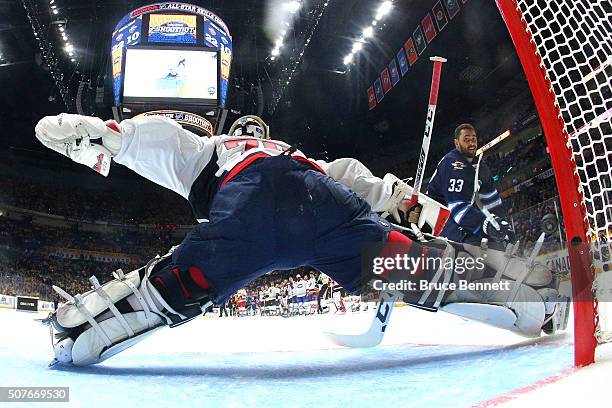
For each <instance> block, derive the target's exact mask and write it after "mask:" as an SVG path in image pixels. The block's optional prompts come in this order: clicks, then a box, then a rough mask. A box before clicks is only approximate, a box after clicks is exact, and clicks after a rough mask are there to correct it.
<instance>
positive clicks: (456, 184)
mask: <svg viewBox="0 0 612 408" xmlns="http://www.w3.org/2000/svg"><path fill="white" fill-rule="evenodd" d="M448 183H449V186H448V191H451V192H453V191H454V192H456V193H459V192H461V190H463V180H462V179H450V180H449V181H448Z"/></svg>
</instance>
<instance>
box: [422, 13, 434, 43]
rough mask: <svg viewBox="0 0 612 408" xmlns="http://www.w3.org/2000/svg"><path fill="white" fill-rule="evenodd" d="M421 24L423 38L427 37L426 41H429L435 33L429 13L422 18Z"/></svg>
mask: <svg viewBox="0 0 612 408" xmlns="http://www.w3.org/2000/svg"><path fill="white" fill-rule="evenodd" d="M421 26H422V27H423V32H424V33H425V38H426V39H427V42H428V43H431V42H432V41H433V39H434V38H436V35H437V33H436V29H435V27H434V23H433V20H432V18H431V14H429V13H427V15H426V16H425V18H423V20H422V21H421Z"/></svg>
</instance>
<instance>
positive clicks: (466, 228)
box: [427, 149, 505, 241]
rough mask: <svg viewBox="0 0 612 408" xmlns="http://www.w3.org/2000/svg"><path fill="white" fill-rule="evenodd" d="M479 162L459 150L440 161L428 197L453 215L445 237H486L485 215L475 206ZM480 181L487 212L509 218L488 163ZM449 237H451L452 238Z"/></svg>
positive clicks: (482, 171)
mask: <svg viewBox="0 0 612 408" xmlns="http://www.w3.org/2000/svg"><path fill="white" fill-rule="evenodd" d="M477 160H478V159H474V160H473V161H472V160H469V159H467V158H466V157H465V156H464V155H463V154H462V153H461V152H460V151H459V150H457V149H453V150H451V151H450V152H449V153H447V154H446V156H444V157H443V158H442V160H440V163H438V167H437V169H436V171H435V173H434V175H433V176H432V178H431V180H430V182H429V186H428V189H427V194H428V195H429V196H430V197H431V198H433V199H434V200H437V201H439V202H440V203H442V204H444V205H446V206H447V207H448V208H449V210H450V211H451V217H450V218H449V220H448V222H447V225H446V227H445V228H444V231H443V232H442V235H443V236H446V237H447V238H449V239H452V240H458V241H463V240H464V239H462V238H465V237H466V236H476V237H479V236H481V235H482V231H481V228H482V223H483V222H484V220H485V215H484V214H483V213H482V211H481V210H480V208H479V207H478V206H477V205H476V204H472V196H473V194H474V179H475V177H476V165H477V163H478V161H477ZM478 179H479V183H480V191H479V194H478V199H479V200H480V203H481V204H482V206H483V208H486V209H487V210H489V211H490V212H491V213H493V214H495V215H497V216H499V217H502V218H505V211H504V209H503V206H502V201H501V197H500V196H499V193H498V192H497V189H496V188H495V186H494V185H493V180H492V179H491V173H490V171H489V168H488V166H487V165H486V164H485V163H484V162H483V163H482V164H481V165H480V170H479V175H478ZM445 232H446V233H447V234H445ZM448 233H451V234H450V236H449V235H448ZM459 233H460V234H459ZM458 234H459V235H462V236H458Z"/></svg>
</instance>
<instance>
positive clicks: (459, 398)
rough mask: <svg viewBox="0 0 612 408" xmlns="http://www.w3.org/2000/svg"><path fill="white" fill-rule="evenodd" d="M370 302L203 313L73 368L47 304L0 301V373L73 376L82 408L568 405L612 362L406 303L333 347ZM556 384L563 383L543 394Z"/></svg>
mask: <svg viewBox="0 0 612 408" xmlns="http://www.w3.org/2000/svg"><path fill="white" fill-rule="evenodd" d="M370 313H372V310H370V311H369V312H361V313H355V314H347V315H344V316H343V315H329V314H328V315H321V316H301V317H292V318H283V317H242V318H238V317H232V318H221V319H220V318H207V317H203V318H199V319H197V320H196V321H194V322H191V323H190V324H186V325H183V326H180V327H177V328H174V329H163V330H162V331H160V332H158V333H157V334H156V335H154V336H151V337H150V338H148V339H146V340H145V341H144V342H143V343H140V344H138V345H136V346H135V347H133V348H132V349H129V350H127V351H125V352H123V353H122V354H119V355H117V356H115V357H113V358H111V359H110V360H107V361H106V362H104V363H103V364H101V365H98V366H92V367H88V368H80V369H77V368H66V367H60V366H55V367H53V368H48V367H47V364H48V363H49V361H50V360H51V357H52V356H51V347H50V339H49V333H48V328H47V327H44V326H41V325H40V324H39V323H38V322H36V321H34V319H35V318H37V317H41V316H43V315H36V314H31V313H26V312H16V311H14V310H0V324H1V325H2V327H3V330H2V333H3V335H2V337H3V341H2V344H1V345H0V365H1V366H2V370H3V379H2V380H1V381H0V383H1V384H2V385H3V386H68V387H70V404H69V405H70V406H87V407H91V406H101V407H102V406H104V407H111V406H146V407H170V406H205V407H255V406H257V407H259V406H266V407H271V406H282V407H306V406H319V407H372V406H379V407H381V406H382V407H384V406H395V407H398V406H401V407H471V406H481V407H483V406H497V405H499V404H504V403H505V404H509V405H514V404H516V406H526V405H525V404H524V403H522V401H523V400H525V398H532V399H533V398H535V401H539V403H542V404H544V403H546V404H548V403H551V402H552V401H551V398H552V399H553V400H557V398H558V401H561V404H558V403H557V405H556V406H565V405H564V404H563V401H564V398H563V393H565V394H567V390H564V388H563V387H562V383H563V382H566V381H571V380H573V377H580V378H586V380H582V381H581V383H584V384H583V385H581V387H584V386H586V385H591V386H594V383H593V381H594V380H595V379H597V380H599V381H601V382H602V383H603V382H604V381H603V380H604V378H608V379H610V378H612V375H611V374H612V370H610V368H611V367H612V366H611V365H609V364H608V365H605V364H604V365H600V366H598V367H596V369H586V370H574V369H571V367H572V345H571V336H570V335H569V334H560V335H555V336H550V337H544V338H541V339H538V340H527V341H526V340H525V339H523V338H521V337H519V336H515V335H513V334H511V333H507V332H505V331H501V330H497V329H493V328H489V327H487V326H484V325H481V324H478V323H472V322H467V321H464V320H462V319H459V318H457V317H454V316H451V315H447V314H443V313H436V314H432V313H428V312H423V311H419V310H415V309H411V308H407V307H402V308H396V310H395V312H394V316H393V318H392V321H391V324H390V326H389V329H388V333H387V336H386V337H385V340H384V342H383V344H382V345H381V346H379V347H377V348H371V349H345V348H338V347H336V346H334V345H333V344H331V343H330V342H329V341H328V340H327V339H326V338H325V337H324V336H323V334H322V333H323V331H326V330H333V331H336V332H344V333H351V332H353V333H356V332H360V331H363V330H364V329H365V327H366V326H367V325H369V322H370ZM585 373H586V374H587V376H586V377H584V375H583V374H585ZM606 382H607V381H606ZM555 386H556V387H557V388H559V389H561V390H564V391H562V392H561V393H560V392H554V391H553V392H552V394H553V397H550V396H549V397H542V398H543V399H540V397H539V395H542V393H543V392H544V391H546V389H552V390H554V388H555ZM603 390H604V388H600V389H599V391H600V392H601V391H603ZM581 394H582V395H584V394H583V393H581ZM593 396H595V397H596V395H595V394H590V395H589V397H593ZM606 400H607V398H606ZM608 402H609V401H608ZM21 405H23V404H21ZM33 405H35V404H33ZM57 405H58V406H67V405H68V404H66V403H64V404H57ZM45 406H48V405H45ZM529 406H531V405H529ZM604 406H605V404H604Z"/></svg>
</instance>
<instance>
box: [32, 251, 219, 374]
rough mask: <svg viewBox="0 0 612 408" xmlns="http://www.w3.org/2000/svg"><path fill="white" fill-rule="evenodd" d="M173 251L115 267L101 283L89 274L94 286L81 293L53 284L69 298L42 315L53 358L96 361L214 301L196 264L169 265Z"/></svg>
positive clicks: (67, 361)
mask: <svg viewBox="0 0 612 408" xmlns="http://www.w3.org/2000/svg"><path fill="white" fill-rule="evenodd" d="M172 252H173V250H171V251H170V252H169V253H168V254H166V255H164V256H163V257H159V256H158V257H156V258H154V259H152V260H151V261H149V262H148V263H147V265H146V266H144V267H142V268H139V269H137V270H134V271H132V272H130V273H128V274H124V273H123V272H122V271H121V270H118V271H115V272H114V273H113V276H114V278H115V279H114V280H112V281H110V282H107V283H106V284H104V285H100V284H99V283H98V280H97V279H96V278H95V277H92V278H91V279H90V282H91V283H92V285H93V287H92V290H91V291H89V292H86V293H84V294H81V295H75V296H71V295H69V294H68V293H66V292H65V291H64V290H62V289H60V288H58V287H56V286H53V289H54V290H55V291H56V292H57V293H59V294H60V295H61V296H62V297H64V298H65V299H66V300H67V302H66V303H64V304H62V305H60V306H59V307H58V309H57V310H56V311H55V312H53V313H51V314H50V315H49V317H48V318H47V319H45V320H43V323H45V324H48V325H49V326H50V330H51V341H52V345H53V351H54V353H55V359H54V360H53V362H52V363H51V364H52V365H53V364H55V363H57V362H60V363H62V364H74V365H77V366H85V365H90V364H97V363H100V362H102V361H104V360H106V359H107V358H109V357H112V356H114V355H115V354H117V353H119V352H120V351H123V350H125V349H126V348H128V347H131V346H133V345H134V344H136V343H138V342H140V341H141V340H143V339H144V338H146V337H147V336H149V335H150V334H152V333H153V331H155V330H157V329H159V328H161V327H164V326H170V327H175V326H178V325H180V324H182V323H185V322H188V321H189V320H192V319H193V318H195V317H197V316H199V315H200V314H201V313H202V311H204V310H206V309H207V308H208V307H209V306H210V305H211V304H212V302H211V301H210V295H209V289H208V282H207V281H206V278H205V277H204V275H203V274H202V272H201V271H200V270H199V269H198V268H195V267H189V268H182V267H178V266H174V265H172V264H171V258H172Z"/></svg>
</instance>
